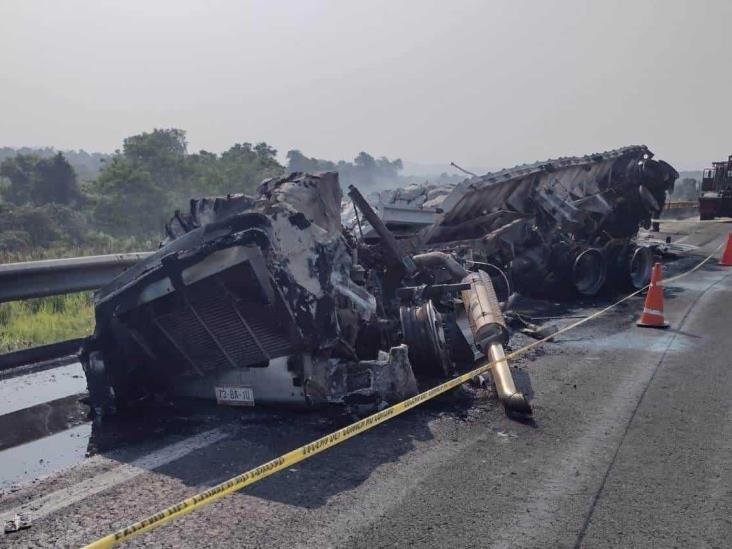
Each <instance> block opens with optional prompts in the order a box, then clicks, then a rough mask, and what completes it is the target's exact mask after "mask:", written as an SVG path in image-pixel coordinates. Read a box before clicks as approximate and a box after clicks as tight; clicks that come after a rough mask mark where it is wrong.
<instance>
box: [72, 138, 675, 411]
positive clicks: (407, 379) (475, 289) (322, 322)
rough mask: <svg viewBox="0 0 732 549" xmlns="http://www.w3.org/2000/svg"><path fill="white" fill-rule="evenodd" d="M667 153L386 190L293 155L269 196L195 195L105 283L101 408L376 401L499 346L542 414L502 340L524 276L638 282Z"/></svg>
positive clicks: (601, 284)
mask: <svg viewBox="0 0 732 549" xmlns="http://www.w3.org/2000/svg"><path fill="white" fill-rule="evenodd" d="M652 156H653V155H652V153H651V152H650V151H649V150H648V149H647V148H645V147H626V148H624V149H618V150H616V151H610V152H606V153H601V154H595V155H591V156H585V157H577V158H562V159H558V160H552V161H547V162H543V163H537V164H532V165H526V166H519V167H516V168H513V169H511V170H504V171H501V172H497V173H493V174H487V175H485V176H481V177H471V178H469V179H466V180H465V181H464V182H463V183H460V184H459V185H456V186H448V187H440V188H437V187H420V186H412V187H409V188H407V189H402V190H397V191H384V192H382V193H380V194H378V195H375V196H370V197H364V196H363V195H362V194H361V193H360V191H359V190H358V189H356V188H354V187H351V188H350V189H349V192H348V196H349V197H350V200H347V201H343V197H342V192H341V187H340V184H339V181H338V174H337V173H332V172H328V173H322V174H318V175H310V174H301V173H294V174H290V175H289V176H287V177H282V178H275V179H270V180H267V181H265V182H264V183H263V184H262V185H261V186H260V188H259V190H258V193H257V195H256V196H245V195H235V196H228V197H225V198H213V199H200V200H192V201H191V203H190V208H189V211H188V212H186V213H181V212H176V213H175V215H174V216H173V218H172V219H171V221H170V223H168V225H167V226H166V236H167V238H166V240H165V241H164V243H163V245H162V246H161V248H160V249H159V250H158V251H157V252H156V253H154V254H153V255H152V256H150V257H148V258H147V259H145V260H144V261H142V262H140V263H139V264H137V265H135V267H133V268H132V269H130V270H128V271H127V272H125V273H123V274H121V275H120V276H118V277H117V278H116V279H115V280H114V281H112V283H110V284H108V285H107V286H105V287H103V288H102V289H101V290H100V291H99V292H97V294H96V296H95V305H96V329H95V333H94V335H93V336H92V337H91V338H90V339H89V340H88V341H87V342H86V344H85V346H84V353H83V364H84V369H85V372H86V375H87V380H88V385H89V390H90V399H91V402H92V405H93V408H94V410H95V412H96V413H97V414H98V415H99V416H102V415H105V414H108V413H112V412H115V411H117V410H119V409H120V408H124V407H127V406H130V405H133V404H134V403H135V402H138V401H140V400H144V399H147V398H150V397H152V396H154V395H156V394H158V393H166V394H172V395H178V396H192V397H203V398H214V395H215V394H216V391H217V390H221V388H227V387H228V388H242V391H241V394H242V395H244V396H243V397H242V398H243V399H244V400H246V402H245V403H246V404H250V405H251V404H254V403H255V402H256V403H274V404H287V405H297V406H303V407H313V406H322V405H327V404H342V405H346V406H349V407H351V408H352V409H354V410H360V411H364V410H371V409H378V408H380V407H382V406H384V405H385V404H388V403H392V402H395V401H398V400H401V399H404V398H407V397H409V396H411V395H414V394H416V393H417V391H418V390H419V389H420V388H425V387H428V386H430V385H431V384H434V383H435V382H436V381H440V380H444V379H446V378H449V377H451V376H454V375H456V374H457V373H459V372H464V371H468V370H469V369H471V368H473V367H474V365H475V363H476V362H479V361H485V360H491V361H495V362H496V365H495V366H494V367H493V368H492V370H491V371H492V378H493V383H494V387H495V390H496V393H497V395H498V397H499V400H500V401H501V402H502V403H503V404H504V406H505V407H506V410H507V411H508V412H509V413H520V414H524V415H526V414H531V407H530V404H529V402H528V399H527V398H526V396H524V395H523V394H522V393H521V392H520V391H519V390H518V389H517V387H516V386H515V384H514V382H513V379H512V376H511V371H510V369H509V368H508V364H507V363H506V360H505V358H504V353H503V345H505V344H506V343H507V342H508V339H509V337H510V332H509V329H508V326H507V324H506V321H505V320H504V317H503V311H504V310H506V309H509V313H510V308H511V303H512V300H511V299H510V296H511V295H512V294H513V293H514V292H515V291H519V292H522V293H528V294H539V295H550V294H551V295H554V294H561V293H564V294H572V293H574V294H577V293H578V294H580V295H594V294H595V293H597V292H599V291H602V290H604V289H608V290H612V289H616V288H617V287H621V286H627V285H629V286H632V287H636V288H638V287H642V286H643V285H644V284H645V283H646V282H647V279H648V276H649V273H650V266H651V263H652V251H651V250H650V249H649V248H647V247H643V246H639V245H638V244H637V243H636V242H635V236H636V234H637V232H638V228H639V226H647V225H648V224H650V221H651V218H652V217H655V216H657V215H658V213H660V209H661V208H662V207H663V204H664V202H665V194H666V192H667V191H669V190H670V189H672V187H673V182H674V180H675V179H676V177H677V175H678V174H677V173H676V172H675V170H673V168H671V167H670V166H669V165H668V164H666V163H664V162H657V161H655V160H653V159H652ZM523 328H524V329H526V330H529V331H532V330H533V332H534V335H536V334H543V333H549V332H548V331H547V330H548V328H542V327H538V326H528V325H527V326H524V327H523ZM231 394H235V395H239V392H238V391H237V392H234V393H231ZM247 399H249V400H251V402H249V400H247ZM229 400H230V399H229Z"/></svg>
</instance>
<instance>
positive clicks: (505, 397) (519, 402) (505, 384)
mask: <svg viewBox="0 0 732 549" xmlns="http://www.w3.org/2000/svg"><path fill="white" fill-rule="evenodd" d="M462 282H463V283H464V284H470V289H469V290H463V292H462V298H463V304H464V306H465V311H466V312H467V314H468V319H469V320H470V330H471V331H472V332H473V338H474V340H475V344H476V346H477V347H478V348H479V349H480V350H481V351H482V352H483V354H485V356H486V358H487V360H488V361H489V362H493V363H494V364H493V366H491V369H490V371H491V374H492V377H493V386H494V387H495V389H496V394H497V395H498V400H500V401H501V403H502V404H503V407H504V408H505V410H506V413H508V414H512V413H517V414H522V415H531V414H532V410H531V405H530V404H529V402H528V400H527V399H526V397H525V396H524V395H523V393H520V392H519V391H518V390H517V389H516V385H515V383H514V381H513V377H512V376H511V370H510V368H509V367H508V361H507V360H506V355H505V353H504V352H503V345H505V344H506V343H507V342H508V328H506V321H505V320H504V319H503V314H502V313H501V308H500V306H499V304H498V299H497V298H496V292H495V290H494V289H493V283H492V282H491V278H490V277H489V276H488V275H487V274H486V273H485V272H483V271H478V272H474V273H470V274H468V276H466V277H465V278H463V280H462Z"/></svg>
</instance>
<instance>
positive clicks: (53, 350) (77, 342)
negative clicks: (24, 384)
mask: <svg viewBox="0 0 732 549" xmlns="http://www.w3.org/2000/svg"><path fill="white" fill-rule="evenodd" d="M83 343H84V338H77V339H67V340H65V341H57V342H56V343H49V344H47V345H38V346H37V347H30V348H29V349H21V350H19V351H11V352H9V353H3V354H0V379H2V378H3V377H4V376H5V374H6V372H8V371H10V370H13V369H15V368H20V367H21V366H27V365H30V364H33V365H36V364H38V363H40V362H46V361H49V360H54V361H55V360H59V359H62V358H65V357H73V356H76V355H78V354H79V351H80V350H81V346H82V344H83ZM59 365H60V364H59ZM44 369H45V368H44Z"/></svg>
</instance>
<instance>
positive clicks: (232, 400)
mask: <svg viewBox="0 0 732 549" xmlns="http://www.w3.org/2000/svg"><path fill="white" fill-rule="evenodd" d="M214 390H215V391H216V402H218V403H219V404H228V405H231V406H254V391H252V388H251V387H215V388H214Z"/></svg>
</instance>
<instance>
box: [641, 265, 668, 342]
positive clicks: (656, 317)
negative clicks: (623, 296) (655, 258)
mask: <svg viewBox="0 0 732 549" xmlns="http://www.w3.org/2000/svg"><path fill="white" fill-rule="evenodd" d="M659 282H661V264H660V263H656V264H655V265H654V266H653V271H651V284H650V286H648V293H647V294H646V302H645V303H644V304H643V314H641V317H640V320H639V321H638V322H637V323H636V324H637V325H638V326H642V327H644V328H668V322H666V321H665V320H664V319H663V288H662V287H661V286H659V285H658V283H659Z"/></svg>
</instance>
